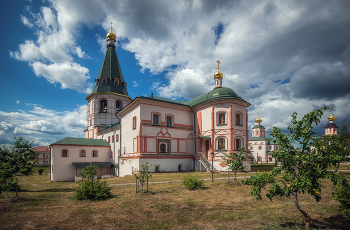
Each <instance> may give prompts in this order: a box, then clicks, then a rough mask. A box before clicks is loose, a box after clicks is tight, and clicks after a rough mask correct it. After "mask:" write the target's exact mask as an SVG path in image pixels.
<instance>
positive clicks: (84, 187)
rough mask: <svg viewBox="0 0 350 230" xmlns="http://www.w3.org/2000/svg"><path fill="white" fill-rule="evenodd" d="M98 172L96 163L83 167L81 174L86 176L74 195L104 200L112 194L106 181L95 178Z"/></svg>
mask: <svg viewBox="0 0 350 230" xmlns="http://www.w3.org/2000/svg"><path fill="white" fill-rule="evenodd" d="M96 173H97V167H96V165H93V164H90V165H89V166H86V167H84V168H83V169H82V171H81V172H80V174H79V175H80V176H81V177H83V178H86V179H87V180H85V181H83V182H82V184H81V185H80V187H78V188H77V189H76V190H75V194H74V197H75V198H76V199H78V200H104V199H107V198H109V197H111V196H112V193H111V188H109V187H108V186H107V182H106V181H102V182H100V181H98V180H96V181H95V180H94V177H95V176H96Z"/></svg>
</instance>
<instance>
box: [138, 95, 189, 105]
mask: <svg viewBox="0 0 350 230" xmlns="http://www.w3.org/2000/svg"><path fill="white" fill-rule="evenodd" d="M139 98H146V99H150V100H155V101H162V102H168V103H173V104H177V105H184V106H189V105H186V103H187V102H186V101H177V100H173V99H168V98H164V97H158V96H151V97H145V96H140V97H139Z"/></svg>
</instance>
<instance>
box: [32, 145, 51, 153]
mask: <svg viewBox="0 0 350 230" xmlns="http://www.w3.org/2000/svg"><path fill="white" fill-rule="evenodd" d="M33 150H34V151H36V152H45V151H50V148H49V147H48V146H38V147H36V148H34V149H33Z"/></svg>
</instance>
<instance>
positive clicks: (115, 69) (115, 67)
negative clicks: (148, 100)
mask: <svg viewBox="0 0 350 230" xmlns="http://www.w3.org/2000/svg"><path fill="white" fill-rule="evenodd" d="M102 77H107V84H102ZM114 78H118V79H119V85H115V84H114ZM97 79H98V82H97V84H96V85H95V87H94V90H93V91H92V93H107V92H113V93H118V94H122V95H126V96H128V91H127V90H126V89H124V86H123V83H124V78H123V73H122V70H121V68H120V64H119V60H118V57H117V52H116V50H115V46H114V45H107V50H106V53H105V56H104V58H103V61H102V65H101V69H100V72H99V74H98V77H97Z"/></svg>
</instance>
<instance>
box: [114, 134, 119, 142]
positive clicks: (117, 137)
mask: <svg viewBox="0 0 350 230" xmlns="http://www.w3.org/2000/svg"><path fill="white" fill-rule="evenodd" d="M115 142H119V134H117V135H115Z"/></svg>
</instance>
